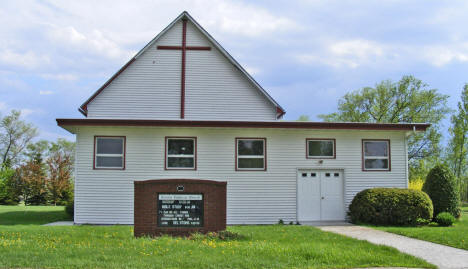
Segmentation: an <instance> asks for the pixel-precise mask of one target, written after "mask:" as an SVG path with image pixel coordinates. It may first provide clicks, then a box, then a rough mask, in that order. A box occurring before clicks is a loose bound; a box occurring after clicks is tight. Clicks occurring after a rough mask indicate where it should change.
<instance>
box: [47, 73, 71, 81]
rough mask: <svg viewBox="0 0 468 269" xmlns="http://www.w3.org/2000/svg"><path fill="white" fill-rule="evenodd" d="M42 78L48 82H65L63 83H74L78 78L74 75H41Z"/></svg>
mask: <svg viewBox="0 0 468 269" xmlns="http://www.w3.org/2000/svg"><path fill="white" fill-rule="evenodd" d="M41 77H42V78H44V79H48V80H65V81H75V80H78V76H77V75H74V74H42V75H41Z"/></svg>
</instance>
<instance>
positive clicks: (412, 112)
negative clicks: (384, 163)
mask: <svg viewBox="0 0 468 269" xmlns="http://www.w3.org/2000/svg"><path fill="white" fill-rule="evenodd" d="M447 99H448V96H447V95H442V94H439V93H438V92H437V90H436V89H428V86H427V85H426V84H425V83H423V82H422V81H421V80H419V79H417V78H415V77H413V76H403V78H402V79H401V80H400V81H398V82H392V81H389V80H386V81H382V82H380V83H378V84H377V85H376V86H375V87H374V88H372V87H366V88H363V89H361V90H357V91H353V92H351V93H348V94H346V95H345V96H344V97H343V98H342V99H340V100H339V102H338V112H335V113H332V114H327V115H319V117H320V118H322V119H323V120H325V121H337V122H374V123H409V122H414V123H418V122H419V123H421V122H426V123H431V124H432V125H431V127H430V128H429V129H428V130H427V131H426V132H424V133H415V134H413V135H412V136H411V137H410V138H409V139H408V151H409V152H408V159H409V160H410V162H415V161H416V160H418V159H424V158H427V157H429V156H432V157H434V156H439V155H440V147H439V142H440V138H441V133H440V132H439V131H438V130H439V128H438V125H439V123H440V121H441V120H442V119H443V118H444V117H445V114H447V113H449V112H450V109H449V108H448V107H447Z"/></svg>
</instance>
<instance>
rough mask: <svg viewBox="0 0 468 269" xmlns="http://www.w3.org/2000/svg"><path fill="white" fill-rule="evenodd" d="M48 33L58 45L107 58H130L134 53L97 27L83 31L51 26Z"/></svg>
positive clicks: (68, 27)
mask: <svg viewBox="0 0 468 269" xmlns="http://www.w3.org/2000/svg"><path fill="white" fill-rule="evenodd" d="M48 34H49V37H50V38H51V40H52V41H53V42H56V43H58V44H60V46H63V47H71V48H74V49H77V50H79V51H80V52H84V53H91V54H95V55H99V56H104V57H106V58H109V59H122V58H130V57H131V56H132V55H133V54H134V52H133V51H130V50H126V49H123V48H122V47H121V46H119V45H118V44H117V43H116V42H114V41H113V40H111V39H109V38H107V37H106V36H105V34H104V33H102V32H101V31H100V30H97V29H93V30H91V31H89V32H87V33H84V32H79V31H78V30H76V29H75V28H74V27H73V26H67V27H58V26H52V28H51V29H50V30H49V32H48Z"/></svg>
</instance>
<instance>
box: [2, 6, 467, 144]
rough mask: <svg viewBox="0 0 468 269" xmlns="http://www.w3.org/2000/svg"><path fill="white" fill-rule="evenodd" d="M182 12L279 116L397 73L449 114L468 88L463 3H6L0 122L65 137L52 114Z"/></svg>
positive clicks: (65, 112)
mask: <svg viewBox="0 0 468 269" xmlns="http://www.w3.org/2000/svg"><path fill="white" fill-rule="evenodd" d="M184 10H186V11H188V12H189V13H190V14H191V15H192V16H193V17H194V18H195V20H197V21H198V22H199V23H200V24H201V25H202V26H203V27H204V28H205V29H206V30H207V31H208V32H209V33H210V34H211V35H212V36H213V37H214V38H215V39H216V40H217V41H218V42H219V43H220V44H221V45H222V46H223V47H224V48H225V49H226V50H227V51H228V52H229V53H230V54H231V55H232V56H233V57H234V58H235V59H236V60H237V61H238V62H239V63H240V64H241V65H242V66H244V68H245V69H246V70H247V71H248V72H249V73H250V74H251V75H252V76H253V77H254V78H255V79H256V80H257V81H258V82H259V83H260V84H261V85H262V87H263V88H264V89H266V90H267V91H268V92H269V94H270V95H271V96H272V97H273V98H274V99H275V100H276V101H277V102H278V103H279V104H281V106H282V107H283V108H285V109H286V112H287V113H286V115H285V117H284V119H285V120H295V119H297V118H298V117H299V116H300V115H308V116H309V117H310V119H311V120H319V119H318V118H317V115H319V114H325V113H331V112H334V111H336V109H337V102H338V100H339V98H340V97H342V96H343V95H344V94H345V93H347V92H350V91H353V90H358V89H360V88H363V87H367V86H374V85H375V84H376V83H378V82H380V81H382V80H387V79H390V80H393V81H398V80H399V79H400V78H401V77H402V76H403V75H414V76H416V77H417V78H419V79H421V80H422V81H424V82H425V83H427V84H428V87H429V88H435V89H438V91H439V92H440V93H442V94H446V95H448V96H450V97H449V102H448V104H449V106H450V107H452V108H455V107H456V104H457V102H458V101H459V100H460V94H461V90H462V87H463V85H464V84H465V83H468V27H467V25H468V16H467V15H466V14H467V13H468V1H429V0H421V1H398V0H388V1H377V0H376V1H365V0H363V1H346V0H341V1H335V0H324V1H316V0H299V1H291V0H289V1H266V0H265V1H262V0H260V1H231V0H228V1H208V0H194V1H186V0H179V1H147V0H142V1H121V0H99V1H96V0H93V1H88V0H80V1H64V0H38V1H27V0H25V1H22V0H5V1H2V5H1V6H0V35H1V39H0V116H5V115H6V114H8V113H9V111H10V110H12V109H16V110H21V111H22V115H23V116H22V117H23V118H24V119H25V120H27V121H30V122H32V123H33V124H35V125H36V126H37V127H38V129H39V131H40V136H39V138H41V139H48V140H55V139H56V138H58V137H63V138H67V139H71V140H74V136H73V135H71V134H69V133H68V132H67V131H65V130H63V129H61V128H60V127H58V126H57V125H56V122H55V119H56V118H83V115H81V114H80V113H79V112H78V110H77V108H78V107H79V106H80V105H81V104H82V103H83V102H84V101H85V100H86V99H87V98H88V97H89V96H91V94H92V93H94V92H95V91H96V90H97V89H98V88H99V87H100V86H101V85H102V84H104V82H105V81H107V80H108V79H109V78H110V77H111V76H112V75H113V74H114V73H115V72H116V71H117V70H118V69H119V68H120V67H121V66H122V65H124V64H125V63H126V62H127V61H128V60H129V59H130V58H131V57H132V56H133V55H134V54H135V53H136V52H138V51H139V50H140V49H141V48H143V46H144V45H145V44H146V43H148V42H149V41H150V40H151V39H152V38H153V37H154V36H156V35H157V34H158V33H159V32H160V31H161V30H162V29H163V28H164V27H165V26H167V25H168V24H169V23H170V22H171V21H172V20H173V19H175V18H176V17H177V16H178V15H179V14H180V13H181V12H182V11H184ZM448 117H449V115H448V116H447V118H448ZM448 127H449V121H448V120H445V121H444V128H445V129H444V130H445V131H444V133H445V137H447V135H448V134H447V131H446V129H447V128H448Z"/></svg>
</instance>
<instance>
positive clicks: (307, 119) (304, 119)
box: [296, 115, 310, 121]
mask: <svg viewBox="0 0 468 269" xmlns="http://www.w3.org/2000/svg"><path fill="white" fill-rule="evenodd" d="M296 121H310V118H309V116H308V115H300V116H299V118H297V120H296Z"/></svg>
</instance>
